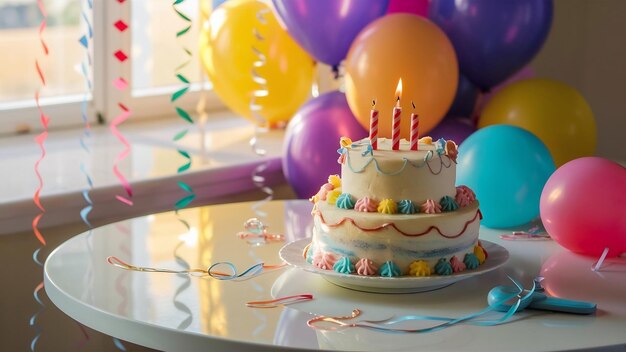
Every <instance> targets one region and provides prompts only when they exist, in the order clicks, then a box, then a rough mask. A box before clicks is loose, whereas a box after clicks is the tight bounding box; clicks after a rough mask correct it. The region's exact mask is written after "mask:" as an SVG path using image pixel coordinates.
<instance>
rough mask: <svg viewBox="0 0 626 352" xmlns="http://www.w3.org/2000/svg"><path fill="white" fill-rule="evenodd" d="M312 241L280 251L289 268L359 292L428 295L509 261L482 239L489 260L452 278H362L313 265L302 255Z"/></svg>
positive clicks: (505, 254)
mask: <svg viewBox="0 0 626 352" xmlns="http://www.w3.org/2000/svg"><path fill="white" fill-rule="evenodd" d="M309 242H311V239H310V238H304V239H301V240H297V241H294V242H291V243H288V244H286V245H285V246H284V247H283V248H281V249H280V252H279V255H280V258H281V259H282V260H283V261H285V262H287V263H288V264H289V265H292V266H295V267H297V268H300V269H303V270H305V271H308V272H311V273H315V274H320V275H322V276H323V277H324V279H326V280H327V281H329V282H332V283H333V284H335V285H338V286H341V287H345V288H349V289H352V290H357V291H364V292H375V293H414V292H426V291H432V290H436V289H439V288H443V287H446V286H449V285H452V284H453V283H455V282H457V281H461V280H465V279H467V278H470V277H472V276H476V275H481V274H484V273H487V272H489V271H492V270H494V269H497V268H499V267H500V266H502V265H504V263H506V261H507V260H508V259H509V252H508V251H507V250H506V248H504V247H502V246H500V245H498V244H495V243H493V242H489V241H485V240H481V244H482V246H483V248H485V250H486V251H487V253H488V254H489V258H488V259H487V261H485V262H484V263H483V264H482V265H480V266H479V267H478V268H476V269H474V270H466V271H463V272H460V273H455V274H452V275H445V276H440V275H434V276H425V277H415V276H402V277H381V276H360V275H355V274H341V273H338V272H335V271H333V270H323V269H320V268H318V267H316V266H313V265H312V264H309V263H308V262H307V261H306V260H305V259H304V257H303V255H302V252H303V251H304V248H305V247H306V245H307V244H309Z"/></svg>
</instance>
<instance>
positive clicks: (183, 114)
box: [170, 0, 196, 227]
mask: <svg viewBox="0 0 626 352" xmlns="http://www.w3.org/2000/svg"><path fill="white" fill-rule="evenodd" d="M184 2H185V0H175V1H174V3H173V4H172V8H173V9H174V12H176V14H177V15H178V17H179V18H180V19H181V20H183V21H185V26H184V28H183V29H181V30H179V31H178V32H176V38H177V39H180V38H181V37H182V36H184V35H185V34H186V33H187V32H189V30H190V29H191V26H192V22H191V19H190V18H189V17H188V16H187V15H185V14H184V13H182V12H181V11H180V10H178V9H177V8H176V5H179V4H182V3H184ZM182 50H183V51H184V52H185V54H186V55H187V59H186V60H185V61H184V62H183V63H182V64H180V65H179V66H178V67H176V68H175V69H174V72H175V74H176V78H177V79H178V80H179V81H180V82H181V83H182V84H184V86H183V87H182V88H180V89H178V90H177V91H175V92H174V93H173V94H172V97H171V99H170V101H171V102H172V103H173V104H174V103H175V102H176V101H177V100H178V99H180V98H181V97H182V96H183V95H185V93H187V91H189V88H190V86H191V84H190V82H189V80H188V79H187V77H185V76H184V75H183V74H182V73H181V72H180V71H181V70H182V69H183V68H185V67H187V66H188V65H189V63H190V62H191V58H192V53H191V50H189V49H187V48H185V47H182ZM174 109H175V110H176V114H177V115H178V116H179V117H180V118H182V119H183V120H184V121H185V122H187V123H188V124H189V125H193V119H192V118H191V115H190V114H189V113H188V112H187V111H185V109H183V108H181V107H178V106H174ZM188 132H189V129H184V130H182V131H180V132H178V133H177V134H176V135H175V136H174V138H173V140H174V142H178V141H180V140H181V139H183V138H184V137H185V136H186V135H187V133H188ZM178 154H180V155H181V156H182V157H183V158H185V160H186V161H185V163H184V164H183V165H181V166H180V167H179V168H178V173H179V174H180V173H182V172H185V171H187V170H188V169H189V168H190V167H191V156H190V155H189V153H188V152H187V151H185V150H183V149H180V148H179V149H178ZM178 186H179V187H180V188H181V189H182V190H183V191H185V192H186V193H187V195H185V196H184V197H183V198H181V199H179V200H178V201H177V202H176V204H175V205H174V207H175V209H176V210H179V209H182V208H185V207H186V206H187V205H189V203H191V202H192V201H193V200H194V198H195V197H196V194H195V193H194V191H193V189H191V187H190V186H189V185H188V184H186V183H185V182H183V181H178ZM187 227H188V226H187Z"/></svg>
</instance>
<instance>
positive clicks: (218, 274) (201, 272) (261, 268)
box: [107, 256, 286, 281]
mask: <svg viewBox="0 0 626 352" xmlns="http://www.w3.org/2000/svg"><path fill="white" fill-rule="evenodd" d="M107 262H108V263H109V264H111V265H113V266H116V267H118V268H121V269H124V270H130V271H141V272H147V273H168V274H188V275H193V276H197V277H204V276H210V277H212V278H214V279H217V280H235V281H243V280H247V279H251V278H253V277H256V276H258V275H260V274H262V273H264V272H267V271H271V270H275V269H280V268H283V267H284V266H285V265H286V263H281V264H276V265H266V264H265V263H257V264H254V265H253V266H251V267H249V268H247V269H246V270H244V271H243V272H241V273H239V272H238V271H237V268H236V267H235V265H234V264H232V263H230V262H218V263H215V264H213V265H211V266H210V267H209V268H208V269H197V268H193V269H185V270H172V269H160V268H150V267H145V266H135V265H132V264H128V263H126V262H124V261H123V260H121V259H119V258H117V257H114V256H109V257H107ZM218 266H226V267H227V268H228V269H230V273H227V272H223V271H217V270H215V268H216V267H218Z"/></svg>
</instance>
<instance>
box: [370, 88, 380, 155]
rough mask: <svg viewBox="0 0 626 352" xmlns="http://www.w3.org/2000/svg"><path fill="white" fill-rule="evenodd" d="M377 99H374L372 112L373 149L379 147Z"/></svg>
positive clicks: (371, 141)
mask: <svg viewBox="0 0 626 352" xmlns="http://www.w3.org/2000/svg"><path fill="white" fill-rule="evenodd" d="M375 108H376V100H372V111H371V112H370V144H371V145H372V150H377V149H378V110H376V109H375Z"/></svg>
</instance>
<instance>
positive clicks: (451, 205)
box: [439, 196, 459, 211]
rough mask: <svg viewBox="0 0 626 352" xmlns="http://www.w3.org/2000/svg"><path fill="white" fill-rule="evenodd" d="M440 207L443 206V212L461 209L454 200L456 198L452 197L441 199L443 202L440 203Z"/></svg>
mask: <svg viewBox="0 0 626 352" xmlns="http://www.w3.org/2000/svg"><path fill="white" fill-rule="evenodd" d="M439 205H441V210H442V211H455V210H457V209H459V205H458V204H457V202H456V200H454V198H452V197H450V196H444V197H443V198H441V200H440V201H439Z"/></svg>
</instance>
